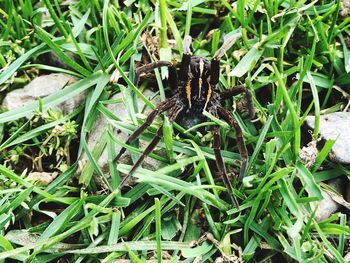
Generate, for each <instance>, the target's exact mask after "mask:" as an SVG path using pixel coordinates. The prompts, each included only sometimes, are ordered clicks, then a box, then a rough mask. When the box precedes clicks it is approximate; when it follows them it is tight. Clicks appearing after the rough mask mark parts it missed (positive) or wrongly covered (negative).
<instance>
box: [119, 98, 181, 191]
mask: <svg viewBox="0 0 350 263" xmlns="http://www.w3.org/2000/svg"><path fill="white" fill-rule="evenodd" d="M182 109H183V106H180V105H173V107H172V109H171V112H170V113H169V121H170V122H173V121H174V120H175V119H176V117H177V116H178V114H179V113H180V112H181V111H182ZM162 136H163V125H162V126H161V127H160V128H159V129H158V131H157V133H156V136H155V137H154V138H153V140H152V141H151V142H150V144H149V145H148V146H147V147H146V149H145V150H144V151H143V153H142V155H141V156H140V158H139V159H138V160H137V161H136V163H135V164H134V166H133V167H132V168H131V170H130V171H129V173H128V174H127V175H126V176H125V177H124V178H123V180H122V181H121V182H120V184H119V188H122V187H123V186H124V184H125V182H126V181H127V180H128V179H129V178H130V176H131V175H133V173H134V172H135V171H136V170H137V168H139V166H140V165H141V164H142V163H143V161H144V160H145V158H146V157H147V156H148V155H149V154H150V153H151V152H152V151H153V150H154V148H155V147H156V146H157V144H158V143H159V141H160V140H161V138H162Z"/></svg>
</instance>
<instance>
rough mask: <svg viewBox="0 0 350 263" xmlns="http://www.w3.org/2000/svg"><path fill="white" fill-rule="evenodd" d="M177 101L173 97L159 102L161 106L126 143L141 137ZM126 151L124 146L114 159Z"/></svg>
mask: <svg viewBox="0 0 350 263" xmlns="http://www.w3.org/2000/svg"><path fill="white" fill-rule="evenodd" d="M175 101H176V98H175V97H172V98H169V99H167V100H165V101H163V102H162V103H161V104H159V106H158V107H157V108H156V109H154V110H153V111H152V112H151V113H150V114H149V115H148V117H147V119H146V121H145V122H144V123H143V124H142V125H141V126H140V127H138V128H137V129H136V130H135V131H134V132H133V133H132V134H131V135H130V137H129V138H128V139H127V140H126V142H125V144H130V143H131V142H133V141H134V140H135V139H136V138H137V137H139V136H140V135H141V133H142V132H144V130H146V129H147V127H149V126H150V125H151V124H152V122H153V121H154V119H155V118H156V117H157V115H159V114H161V113H162V112H164V111H166V110H168V109H170V108H171V107H173V106H174V105H175ZM125 151H126V148H125V147H122V148H121V149H120V151H119V153H118V155H117V156H116V157H115V158H114V161H117V160H118V159H119V158H120V157H121V156H122V155H123V154H124V152H125Z"/></svg>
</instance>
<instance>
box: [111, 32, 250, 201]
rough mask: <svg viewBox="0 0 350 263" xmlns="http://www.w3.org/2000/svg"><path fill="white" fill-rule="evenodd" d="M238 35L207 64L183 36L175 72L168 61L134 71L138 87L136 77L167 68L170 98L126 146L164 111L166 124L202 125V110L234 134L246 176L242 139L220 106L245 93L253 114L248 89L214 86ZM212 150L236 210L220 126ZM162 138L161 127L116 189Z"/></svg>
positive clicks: (128, 140)
mask: <svg viewBox="0 0 350 263" xmlns="http://www.w3.org/2000/svg"><path fill="white" fill-rule="evenodd" d="M239 37H240V35H238V34H236V35H234V36H232V37H230V38H229V39H228V40H227V41H226V42H225V43H224V44H223V45H222V47H221V48H220V49H218V51H217V52H216V53H215V55H214V57H213V58H212V59H211V60H210V61H209V60H208V59H206V58H203V57H198V56H192V54H191V42H192V39H191V37H190V36H186V37H185V39H184V49H183V56H182V60H181V63H180V65H179V69H177V68H176V66H175V65H173V64H172V63H170V62H167V61H156V62H153V63H150V64H146V65H144V66H141V67H139V68H137V69H136V74H135V80H134V83H135V85H137V84H138V82H139V79H140V74H142V73H146V72H149V71H151V70H153V69H155V68H160V67H163V66H165V67H168V70H169V77H168V84H169V86H170V88H171V89H172V91H174V93H175V94H174V95H173V96H172V97H170V98H168V99H166V100H165V101H163V102H162V103H160V104H159V105H158V107H157V108H156V109H154V110H153V111H152V112H151V113H150V114H149V115H148V117H147V119H146V121H145V122H144V123H143V124H142V125H141V126H140V127H139V128H137V129H136V130H135V131H134V133H133V134H131V135H130V137H129V138H128V139H127V141H126V144H130V143H131V142H132V141H134V140H135V139H137V138H138V137H139V136H140V135H141V134H142V132H144V131H145V129H146V128H147V127H149V126H150V125H151V123H152V122H153V121H154V119H155V118H156V116H157V115H159V114H161V113H163V112H165V111H168V117H169V121H170V122H174V121H178V122H179V123H180V124H181V120H183V119H186V118H193V117H195V118H197V122H203V121H205V120H206V117H205V116H204V115H203V111H204V110H206V111H208V112H209V113H210V114H212V115H213V116H215V117H217V118H222V119H223V120H225V121H226V122H227V123H228V124H229V125H230V126H231V127H233V129H234V130H235V132H236V136H237V143H238V150H239V153H240V155H241V160H242V166H241V169H240V174H239V177H238V178H239V180H242V178H243V177H244V175H245V173H246V169H247V162H248V151H247V148H246V145H245V142H244V139H243V135H242V130H241V128H240V127H239V125H238V123H237V121H236V120H235V118H234V116H233V114H232V113H231V112H230V111H228V110H226V109H225V108H224V107H223V106H222V103H223V102H224V101H225V100H226V99H229V98H232V97H233V96H235V95H238V94H240V93H245V97H246V100H247V105H248V109H249V115H250V117H252V116H253V115H254V108H253V102H252V95H251V93H250V91H249V90H248V89H246V88H245V87H243V86H237V87H235V88H234V89H228V90H225V91H224V92H221V93H220V92H219V91H218V90H217V89H216V86H217V85H218V82H219V76H220V59H221V57H222V56H223V55H224V54H225V53H226V51H227V50H228V49H229V48H230V47H231V46H232V45H233V44H234V43H235V41H236V40H237V38H239ZM212 132H213V149H214V154H215V158H216V166H217V169H218V171H219V173H220V174H221V177H222V179H223V181H224V183H225V186H226V188H227V191H228V193H229V195H230V199H231V201H232V203H233V204H234V205H235V206H236V207H238V201H237V199H236V198H235V196H234V195H233V191H232V185H231V182H230V179H229V177H228V175H227V172H226V168H225V163H224V160H223V158H222V155H221V151H220V148H221V139H220V127H219V126H218V125H215V126H213V128H212ZM162 135H163V127H162V126H161V127H160V128H159V129H158V131H157V133H156V136H155V137H154V139H153V140H152V141H151V142H150V144H149V145H148V146H147V147H146V149H145V150H144V152H143V153H142V155H141V156H140V158H139V159H138V160H137V161H136V163H135V164H134V165H133V167H132V168H131V170H130V171H129V173H128V174H127V175H126V176H125V177H124V178H123V180H122V181H121V183H120V185H119V187H120V188H121V187H122V186H123V185H124V184H125V182H126V181H127V179H128V178H129V177H130V176H131V175H132V174H133V173H134V172H135V171H136V169H137V168H138V167H139V166H140V165H141V164H142V162H143V161H144V159H145V158H146V157H147V156H148V155H149V154H150V153H151V152H152V151H153V149H154V148H155V147H156V146H157V144H158V142H159V141H160V140H161V138H162ZM125 150H126V148H125V147H123V148H122V149H121V150H120V152H119V154H118V155H117V156H116V158H115V161H117V160H118V159H119V158H120V157H121V156H122V154H123V153H124V152H125Z"/></svg>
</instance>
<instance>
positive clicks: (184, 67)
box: [179, 36, 192, 81]
mask: <svg viewBox="0 0 350 263" xmlns="http://www.w3.org/2000/svg"><path fill="white" fill-rule="evenodd" d="M191 43H192V38H191V36H185V39H184V48H183V55H182V60H181V66H180V74H179V78H180V80H182V81H187V79H188V70H189V66H190V62H191V56H192V53H191Z"/></svg>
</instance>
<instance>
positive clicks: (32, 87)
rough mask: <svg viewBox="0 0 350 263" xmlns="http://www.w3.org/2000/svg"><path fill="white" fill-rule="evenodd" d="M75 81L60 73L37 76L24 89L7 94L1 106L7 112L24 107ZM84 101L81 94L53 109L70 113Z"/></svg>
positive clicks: (83, 94)
mask: <svg viewBox="0 0 350 263" xmlns="http://www.w3.org/2000/svg"><path fill="white" fill-rule="evenodd" d="M76 81H77V79H76V78H74V77H72V76H69V75H66V74H62V73H53V74H49V75H42V76H39V77H37V78H35V79H34V80H32V81H31V82H30V83H29V84H27V85H26V86H25V87H24V88H22V89H16V90H13V91H11V92H9V93H7V95H6V97H5V98H4V101H3V103H2V106H3V107H5V108H6V109H8V110H14V109H17V108H19V107H23V106H24V105H26V104H28V103H30V102H33V101H36V100H37V99H39V98H44V97H47V96H49V95H52V94H55V93H56V92H57V91H59V90H61V89H63V88H64V87H66V86H67V85H70V84H72V83H74V82H76ZM84 99H85V93H81V94H79V95H77V96H75V97H74V98H71V99H69V100H67V101H65V102H63V103H61V104H59V105H57V106H56V108H55V109H58V110H60V111H62V113H63V114H68V113H71V112H72V111H74V109H76V108H77V107H78V106H79V105H81V103H82V101H83V100H84Z"/></svg>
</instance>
